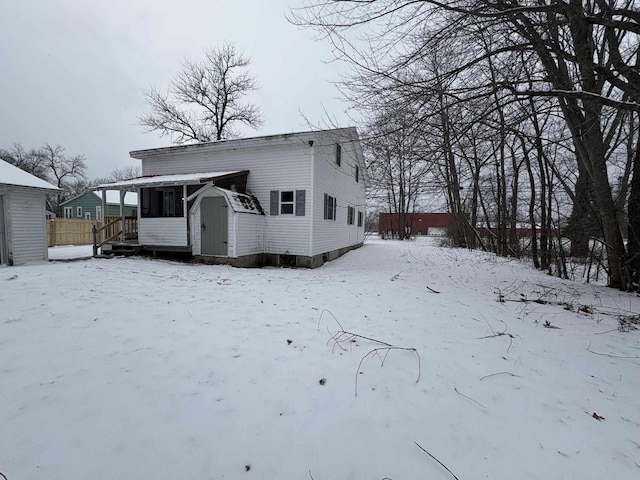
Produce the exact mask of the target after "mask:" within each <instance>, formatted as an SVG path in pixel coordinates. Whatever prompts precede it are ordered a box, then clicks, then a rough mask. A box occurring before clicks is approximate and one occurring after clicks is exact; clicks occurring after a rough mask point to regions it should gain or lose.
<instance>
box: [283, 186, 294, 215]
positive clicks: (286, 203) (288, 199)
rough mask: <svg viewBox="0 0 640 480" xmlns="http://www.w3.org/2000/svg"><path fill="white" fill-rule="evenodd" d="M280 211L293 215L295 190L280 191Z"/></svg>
mask: <svg viewBox="0 0 640 480" xmlns="http://www.w3.org/2000/svg"><path fill="white" fill-rule="evenodd" d="M280 213H281V214H282V215H293V192H292V191H287V192H280Z"/></svg>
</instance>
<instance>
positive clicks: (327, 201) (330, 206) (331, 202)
mask: <svg viewBox="0 0 640 480" xmlns="http://www.w3.org/2000/svg"><path fill="white" fill-rule="evenodd" d="M337 203H338V201H337V200H336V197H332V196H331V195H329V194H327V193H325V194H324V219H325V220H333V221H335V220H336V217H337V216H338V215H337V211H336V210H337V208H336V205H337Z"/></svg>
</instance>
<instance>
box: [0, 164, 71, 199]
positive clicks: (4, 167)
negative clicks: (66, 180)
mask: <svg viewBox="0 0 640 480" xmlns="http://www.w3.org/2000/svg"><path fill="white" fill-rule="evenodd" d="M0 184H5V185H16V186H19V187H31V188H40V189H43V190H56V191H57V190H60V189H59V188H58V187H54V186H53V185H51V184H50V183H48V182H45V181H44V180H42V179H41V178H38V177H36V176H34V175H31V174H30V173H27V172H25V171H24V170H21V169H19V168H18V167H16V166H15V165H11V164H10V163H8V162H5V161H4V160H0Z"/></svg>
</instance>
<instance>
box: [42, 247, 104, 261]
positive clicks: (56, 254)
mask: <svg viewBox="0 0 640 480" xmlns="http://www.w3.org/2000/svg"><path fill="white" fill-rule="evenodd" d="M91 256H93V245H62V246H59V247H49V260H77V259H79V258H89V257H91Z"/></svg>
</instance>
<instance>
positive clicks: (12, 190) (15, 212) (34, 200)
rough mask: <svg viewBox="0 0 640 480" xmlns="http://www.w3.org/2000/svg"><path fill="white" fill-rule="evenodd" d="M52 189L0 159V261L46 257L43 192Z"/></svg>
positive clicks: (16, 262)
mask: <svg viewBox="0 0 640 480" xmlns="http://www.w3.org/2000/svg"><path fill="white" fill-rule="evenodd" d="M56 191H59V188H57V187H54V186H53V185H51V184H50V183H47V182H45V181H44V180H42V179H40V178H38V177H35V176H33V175H31V174H30V173H27V172H25V171H24V170H21V169H19V168H18V167H16V166H14V165H11V164H10V163H7V162H5V161H3V160H0V265H22V264H25V263H29V262H39V261H40V262H41V261H46V260H48V255H47V223H46V221H47V220H46V206H45V195H46V194H47V193H53V192H56Z"/></svg>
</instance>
